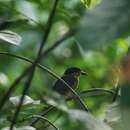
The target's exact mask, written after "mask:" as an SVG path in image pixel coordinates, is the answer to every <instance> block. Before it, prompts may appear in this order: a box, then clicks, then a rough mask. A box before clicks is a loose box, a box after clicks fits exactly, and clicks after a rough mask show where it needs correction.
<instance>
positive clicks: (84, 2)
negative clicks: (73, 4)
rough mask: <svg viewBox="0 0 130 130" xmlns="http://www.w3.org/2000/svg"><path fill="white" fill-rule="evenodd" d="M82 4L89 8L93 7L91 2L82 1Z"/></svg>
mask: <svg viewBox="0 0 130 130" xmlns="http://www.w3.org/2000/svg"><path fill="white" fill-rule="evenodd" d="M81 2H82V3H83V4H84V5H85V6H86V7H89V6H90V5H91V0H81Z"/></svg>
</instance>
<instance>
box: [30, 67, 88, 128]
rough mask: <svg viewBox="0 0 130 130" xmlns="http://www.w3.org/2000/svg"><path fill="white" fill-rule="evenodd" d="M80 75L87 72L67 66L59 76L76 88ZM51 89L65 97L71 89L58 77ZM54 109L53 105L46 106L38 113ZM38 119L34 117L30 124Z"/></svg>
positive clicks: (32, 124)
mask: <svg viewBox="0 0 130 130" xmlns="http://www.w3.org/2000/svg"><path fill="white" fill-rule="evenodd" d="M81 75H87V73H86V72H85V71H83V70H81V69H80V68H78V67H69V68H67V69H66V70H65V72H64V74H63V76H62V77H61V79H62V80H64V81H65V82H66V83H67V84H68V85H69V86H70V87H71V88H72V89H74V90H76V89H77V88H78V84H79V77H80V76H81ZM52 90H54V91H55V92H57V93H59V94H60V95H62V96H65V98H69V96H71V94H72V93H71V90H70V89H69V88H68V86H66V84H64V83H63V82H62V81H61V80H60V79H58V80H57V81H56V82H55V83H54V85H53V87H52ZM53 109H54V107H53V106H48V107H47V108H46V109H45V111H43V112H42V114H40V115H41V116H45V115H46V114H47V113H49V112H50V111H52V110H53ZM38 121H39V118H37V119H34V120H33V121H32V122H31V123H30V125H31V126H34V125H35V124H36V123H37V122H38Z"/></svg>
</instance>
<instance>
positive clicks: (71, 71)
mask: <svg viewBox="0 0 130 130" xmlns="http://www.w3.org/2000/svg"><path fill="white" fill-rule="evenodd" d="M64 75H72V76H74V77H79V76H80V75H87V73H86V72H84V71H82V70H81V69H80V68H78V67H70V68H67V69H66V70H65V72H64Z"/></svg>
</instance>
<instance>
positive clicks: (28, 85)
mask: <svg viewBox="0 0 130 130" xmlns="http://www.w3.org/2000/svg"><path fill="white" fill-rule="evenodd" d="M57 4H58V0H55V1H54V4H53V7H52V10H51V13H50V15H49V19H48V22H47V28H46V30H45V34H44V36H43V39H42V42H41V44H40V48H39V51H38V54H37V57H36V60H35V61H34V64H32V66H31V67H30V69H29V70H30V74H29V77H28V79H27V81H26V82H25V85H24V89H23V91H22V96H21V98H20V102H19V104H18V107H17V109H16V111H15V113H14V116H13V120H12V123H11V125H10V130H13V127H14V125H15V124H16V120H17V117H18V115H19V112H20V109H21V106H22V103H23V100H24V96H25V94H26V93H27V92H28V91H29V88H30V85H31V82H32V79H33V76H34V73H35V68H36V64H37V63H38V62H39V61H40V60H41V53H42V50H43V47H44V45H45V44H46V41H47V39H48V36H49V34H50V31H51V27H52V22H53V18H54V16H55V12H56V7H57Z"/></svg>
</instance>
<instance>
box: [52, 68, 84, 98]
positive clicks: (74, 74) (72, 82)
mask: <svg viewBox="0 0 130 130" xmlns="http://www.w3.org/2000/svg"><path fill="white" fill-rule="evenodd" d="M80 75H86V72H84V71H82V70H81V69H80V68H77V67H71V68H67V69H66V70H65V72H64V74H63V76H62V77H61V79H63V80H64V81H65V82H66V83H67V84H68V85H69V86H70V87H71V88H72V89H74V90H75V89H77V87H78V83H79V77H80ZM53 90H54V91H56V92H58V93H59V94H61V95H63V96H65V97H68V96H69V95H71V91H70V89H69V88H68V87H67V86H66V85H65V84H64V83H63V82H62V81H61V80H57V81H56V83H55V84H54V86H53Z"/></svg>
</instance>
